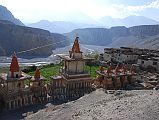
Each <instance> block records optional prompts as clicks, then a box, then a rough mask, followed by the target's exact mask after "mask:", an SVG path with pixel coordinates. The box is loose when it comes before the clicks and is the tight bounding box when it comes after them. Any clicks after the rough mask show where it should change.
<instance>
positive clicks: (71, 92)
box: [49, 37, 93, 100]
mask: <svg viewBox="0 0 159 120" xmlns="http://www.w3.org/2000/svg"><path fill="white" fill-rule="evenodd" d="M58 56H59V57H60V59H61V61H62V63H63V65H62V68H61V69H60V72H59V74H60V75H59V76H52V77H51V79H52V81H51V85H50V90H49V91H50V96H53V99H62V100H64V99H75V98H79V97H80V96H83V95H84V94H85V93H89V92H91V91H92V83H93V80H92V78H91V76H90V74H89V72H88V71H86V69H85V63H86V61H90V60H92V59H90V58H86V57H85V56H83V54H82V52H81V51H80V46H79V41H78V37H76V38H75V41H74V44H73V46H72V49H71V50H70V51H69V54H59V55H58Z"/></svg>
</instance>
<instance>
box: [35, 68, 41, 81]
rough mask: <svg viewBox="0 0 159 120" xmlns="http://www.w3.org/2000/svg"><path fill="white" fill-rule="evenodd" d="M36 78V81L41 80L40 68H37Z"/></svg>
mask: <svg viewBox="0 0 159 120" xmlns="http://www.w3.org/2000/svg"><path fill="white" fill-rule="evenodd" d="M34 78H35V79H36V80H37V79H40V70H39V68H36V71H35V75H34Z"/></svg>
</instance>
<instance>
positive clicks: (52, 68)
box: [0, 65, 99, 82]
mask: <svg viewBox="0 0 159 120" xmlns="http://www.w3.org/2000/svg"><path fill="white" fill-rule="evenodd" d="M39 68H40V72H41V75H42V76H44V77H45V78H46V79H47V82H49V81H50V76H54V75H58V74H59V69H60V68H61V66H60V65H46V66H40V67H39ZM85 69H86V71H88V72H89V73H90V74H91V77H92V78H96V70H98V69H99V66H86V68H85ZM8 70H9V68H1V69H0V73H2V72H6V73H7V72H8ZM34 72H35V71H32V72H28V73H27V74H29V75H32V76H33V75H34Z"/></svg>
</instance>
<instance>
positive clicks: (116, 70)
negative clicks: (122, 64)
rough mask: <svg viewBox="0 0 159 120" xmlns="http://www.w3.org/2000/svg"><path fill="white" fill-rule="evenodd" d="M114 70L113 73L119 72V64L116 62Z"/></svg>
mask: <svg viewBox="0 0 159 120" xmlns="http://www.w3.org/2000/svg"><path fill="white" fill-rule="evenodd" d="M114 72H115V74H118V72H119V65H118V64H117V66H116V68H115V70H114Z"/></svg>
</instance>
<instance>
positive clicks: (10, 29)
mask: <svg viewBox="0 0 159 120" xmlns="http://www.w3.org/2000/svg"><path fill="white" fill-rule="evenodd" d="M68 41H69V40H68V39H67V38H66V37H65V36H63V35H61V34H56V33H50V32H49V31H46V30H42V29H37V28H30V27H25V26H19V25H14V24H4V23H0V56H10V55H11V54H12V53H13V52H14V51H15V52H16V53H18V52H21V51H25V50H30V49H34V48H37V47H41V46H45V45H48V44H49V46H45V47H42V48H40V49H36V50H33V51H29V52H24V53H21V54H18V56H29V57H31V56H32V57H36V56H38V57H40V56H49V55H51V54H52V50H53V49H55V48H57V47H63V46H66V45H69V42H68Z"/></svg>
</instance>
